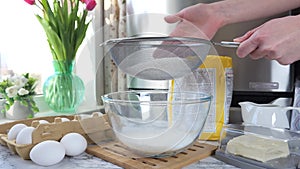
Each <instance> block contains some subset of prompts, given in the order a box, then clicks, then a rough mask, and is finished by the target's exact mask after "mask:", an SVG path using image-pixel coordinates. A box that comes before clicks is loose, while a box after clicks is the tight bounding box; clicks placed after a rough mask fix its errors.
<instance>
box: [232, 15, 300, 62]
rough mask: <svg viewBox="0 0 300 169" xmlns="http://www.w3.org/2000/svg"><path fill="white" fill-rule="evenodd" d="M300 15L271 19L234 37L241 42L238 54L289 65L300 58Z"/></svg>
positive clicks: (242, 56)
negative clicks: (242, 34)
mask: <svg viewBox="0 0 300 169" xmlns="http://www.w3.org/2000/svg"><path fill="white" fill-rule="evenodd" d="M299 37H300V16H287V17H283V18H278V19H273V20H270V21H268V22H266V23H264V24H263V25H261V26H259V27H257V28H255V29H253V30H250V31H249V32H247V33H246V34H245V35H244V36H242V37H239V38H236V39H234V41H236V42H241V44H240V46H239V48H238V49H237V55H238V56H239V57H241V58H244V57H246V56H247V55H250V57H251V58H252V59H260V58H267V59H270V60H277V61H278V62H279V63H280V64H283V65H287V64H291V63H293V62H295V61H297V60H300V52H299V49H300V38H299Z"/></svg>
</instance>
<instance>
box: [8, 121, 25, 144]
mask: <svg viewBox="0 0 300 169" xmlns="http://www.w3.org/2000/svg"><path fill="white" fill-rule="evenodd" d="M25 127H27V126H26V125H25V124H23V123H18V124H15V125H14V126H12V127H11V128H10V130H9V131H8V133H7V139H8V140H14V139H16V137H17V135H18V134H19V132H20V131H21V130H22V129H23V128H25Z"/></svg>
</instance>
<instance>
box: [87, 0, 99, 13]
mask: <svg viewBox="0 0 300 169" xmlns="http://www.w3.org/2000/svg"><path fill="white" fill-rule="evenodd" d="M84 3H85V4H86V9H87V10H88V11H91V10H93V9H94V8H95V6H96V5H97V4H96V1H95V0H85V1H84Z"/></svg>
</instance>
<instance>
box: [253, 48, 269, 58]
mask: <svg viewBox="0 0 300 169" xmlns="http://www.w3.org/2000/svg"><path fill="white" fill-rule="evenodd" d="M249 56H250V58H252V59H254V60H257V59H261V58H263V57H266V58H268V57H269V56H268V55H266V54H265V53H264V52H262V51H261V50H260V48H257V49H256V50H254V51H253V52H251V53H250V54H249Z"/></svg>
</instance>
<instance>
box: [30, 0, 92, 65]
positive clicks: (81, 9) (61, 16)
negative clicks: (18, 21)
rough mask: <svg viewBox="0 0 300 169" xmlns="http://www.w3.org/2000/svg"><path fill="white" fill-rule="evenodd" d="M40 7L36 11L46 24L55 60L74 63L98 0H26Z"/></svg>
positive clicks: (45, 27)
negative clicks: (38, 10)
mask: <svg viewBox="0 0 300 169" xmlns="http://www.w3.org/2000/svg"><path fill="white" fill-rule="evenodd" d="M25 2H27V3H28V4H30V5H35V6H37V7H38V9H40V10H41V11H40V13H38V14H36V17H37V19H38V20H39V22H40V23H41V25H42V26H43V28H44V30H45V32H46V35H47V39H48V43H49V46H50V49H51V52H52V56H53V60H63V61H67V62H72V61H74V59H75V56H76V52H77V50H78V48H79V46H80V45H81V43H82V41H83V39H84V38H85V35H86V30H87V28H88V25H89V23H90V21H87V15H88V11H91V10H93V9H94V8H95V6H96V1H95V0H50V2H52V3H51V4H50V3H49V2H48V0H25Z"/></svg>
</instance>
